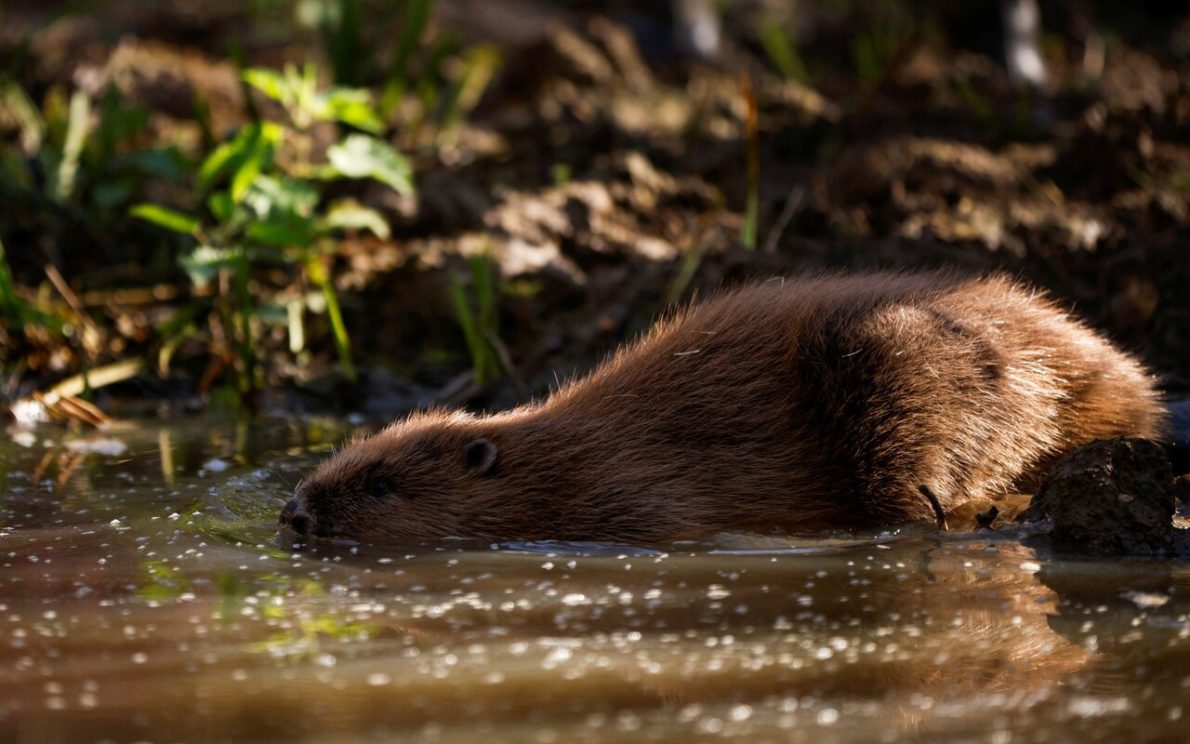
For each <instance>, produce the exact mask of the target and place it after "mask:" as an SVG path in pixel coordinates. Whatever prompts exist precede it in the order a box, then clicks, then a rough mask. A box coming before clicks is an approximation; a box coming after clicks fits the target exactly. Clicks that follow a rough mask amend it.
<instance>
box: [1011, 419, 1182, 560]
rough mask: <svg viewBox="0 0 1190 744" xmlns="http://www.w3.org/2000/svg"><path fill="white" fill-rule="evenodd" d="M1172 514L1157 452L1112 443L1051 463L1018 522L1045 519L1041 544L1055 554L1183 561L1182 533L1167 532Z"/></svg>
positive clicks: (1135, 442) (1143, 444)
mask: <svg viewBox="0 0 1190 744" xmlns="http://www.w3.org/2000/svg"><path fill="white" fill-rule="evenodd" d="M1174 509H1175V501H1174V486H1173V474H1172V472H1171V470H1170V465H1169V459H1168V457H1167V456H1166V454H1165V450H1164V448H1162V446H1161V445H1159V444H1156V443H1155V442H1150V441H1148V440H1144V439H1113V440H1107V441H1099V442H1092V443H1090V444H1087V445H1084V446H1082V447H1079V448H1078V449H1076V450H1074V451H1072V452H1071V453H1069V454H1068V455H1066V456H1065V457H1063V458H1062V459H1061V460H1059V461H1058V463H1057V464H1056V465H1055V466H1054V467H1053V468H1052V469H1051V470H1050V471H1049V474H1048V475H1047V476H1046V480H1045V483H1044V485H1043V486H1042V487H1041V491H1040V492H1039V493H1038V494H1037V497H1036V498H1035V499H1034V500H1033V504H1032V506H1030V507H1029V510H1028V511H1027V512H1026V513H1025V514H1024V515H1022V519H1024V520H1026V521H1040V520H1048V521H1049V522H1050V523H1051V527H1050V530H1049V533H1048V541H1049V544H1050V545H1052V547H1053V548H1054V549H1056V550H1058V551H1060V552H1063V553H1076V554H1080V555H1095V556H1123V555H1135V556H1152V557H1173V556H1179V555H1180V556H1182V557H1190V550H1188V548H1190V534H1188V533H1190V531H1187V530H1181V529H1178V528H1176V527H1174V525H1173V515H1174Z"/></svg>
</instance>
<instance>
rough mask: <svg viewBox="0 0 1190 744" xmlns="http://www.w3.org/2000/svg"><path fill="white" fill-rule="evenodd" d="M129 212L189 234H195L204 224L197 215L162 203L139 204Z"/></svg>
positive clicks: (134, 215) (155, 223)
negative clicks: (191, 214)
mask: <svg viewBox="0 0 1190 744" xmlns="http://www.w3.org/2000/svg"><path fill="white" fill-rule="evenodd" d="M128 214H130V215H132V216H133V217H137V218H139V219H142V220H144V221H145V222H151V223H152V224H154V225H157V226H158V227H164V228H165V229H166V230H173V231H174V232H179V233H185V234H187V235H194V234H195V233H196V232H198V228H199V226H200V225H201V224H202V223H200V222H199V221H198V218H196V217H191V216H190V215H188V214H183V213H181V212H176V211H174V210H172V209H169V208H168V207H163V206H161V205H160V204H137V205H136V206H134V207H133V208H132V209H130V210H128Z"/></svg>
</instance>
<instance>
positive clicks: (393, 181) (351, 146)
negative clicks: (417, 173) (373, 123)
mask: <svg viewBox="0 0 1190 744" xmlns="http://www.w3.org/2000/svg"><path fill="white" fill-rule="evenodd" d="M326 155H327V159H328V160H330V163H331V165H332V166H333V167H334V168H335V170H337V171H338V172H339V174H340V175H343V176H346V177H347V178H371V179H374V180H376V181H380V182H381V183H383V184H386V185H388V186H390V187H391V188H393V189H394V190H396V191H397V192H398V193H400V194H404V195H406V196H412V195H413V194H414V193H415V191H414V188H413V172H412V169H411V168H410V167H409V161H408V160H406V159H405V156H404V155H402V154H401V153H399V152H397V151H396V149H394V148H393V146H392V145H390V144H388V143H387V142H384V141H382V140H379V139H377V138H375V137H371V136H369V135H366V134H349V135H347V137H345V138H343V140H342V141H341V142H337V143H336V144H334V145H331V146H330V147H329V148H328V149H327V151H326Z"/></svg>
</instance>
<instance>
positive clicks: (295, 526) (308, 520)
mask: <svg viewBox="0 0 1190 744" xmlns="http://www.w3.org/2000/svg"><path fill="white" fill-rule="evenodd" d="M278 523H279V525H280V526H281V527H282V528H289V529H291V530H293V531H294V532H296V533H297V534H299V535H301V536H302V537H308V536H309V535H311V534H313V532H314V517H313V516H312V515H311V514H310V512H308V511H306V506H305V504H304V503H302V500H301V499H300V498H298V497H297V496H294V497H293V498H292V499H290V500H289V501H288V503H286V504H285V507H284V508H283V509H281V517H280V519H279V520H278Z"/></svg>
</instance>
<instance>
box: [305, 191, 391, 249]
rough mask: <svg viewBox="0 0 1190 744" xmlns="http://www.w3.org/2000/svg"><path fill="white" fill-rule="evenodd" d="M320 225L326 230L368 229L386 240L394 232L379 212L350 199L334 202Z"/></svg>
mask: <svg viewBox="0 0 1190 744" xmlns="http://www.w3.org/2000/svg"><path fill="white" fill-rule="evenodd" d="M318 227H319V229H320V230H325V231H330V230H367V231H369V232H371V233H372V234H373V235H375V236H376V237H378V238H381V239H385V240H387V239H388V237H389V236H390V235H391V234H392V232H391V231H390V230H389V227H388V223H387V222H385V220H384V217H382V216H381V214H380V213H379V212H377V211H376V210H375V209H371V208H369V207H365V206H362V205H360V204H359V203H358V202H355V201H352V200H350V199H346V200H343V201H338V202H335V203H334V204H332V205H331V207H330V209H328V210H327V213H326V216H325V217H323V218H322V220H321V221H320V223H319V226H318Z"/></svg>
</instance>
